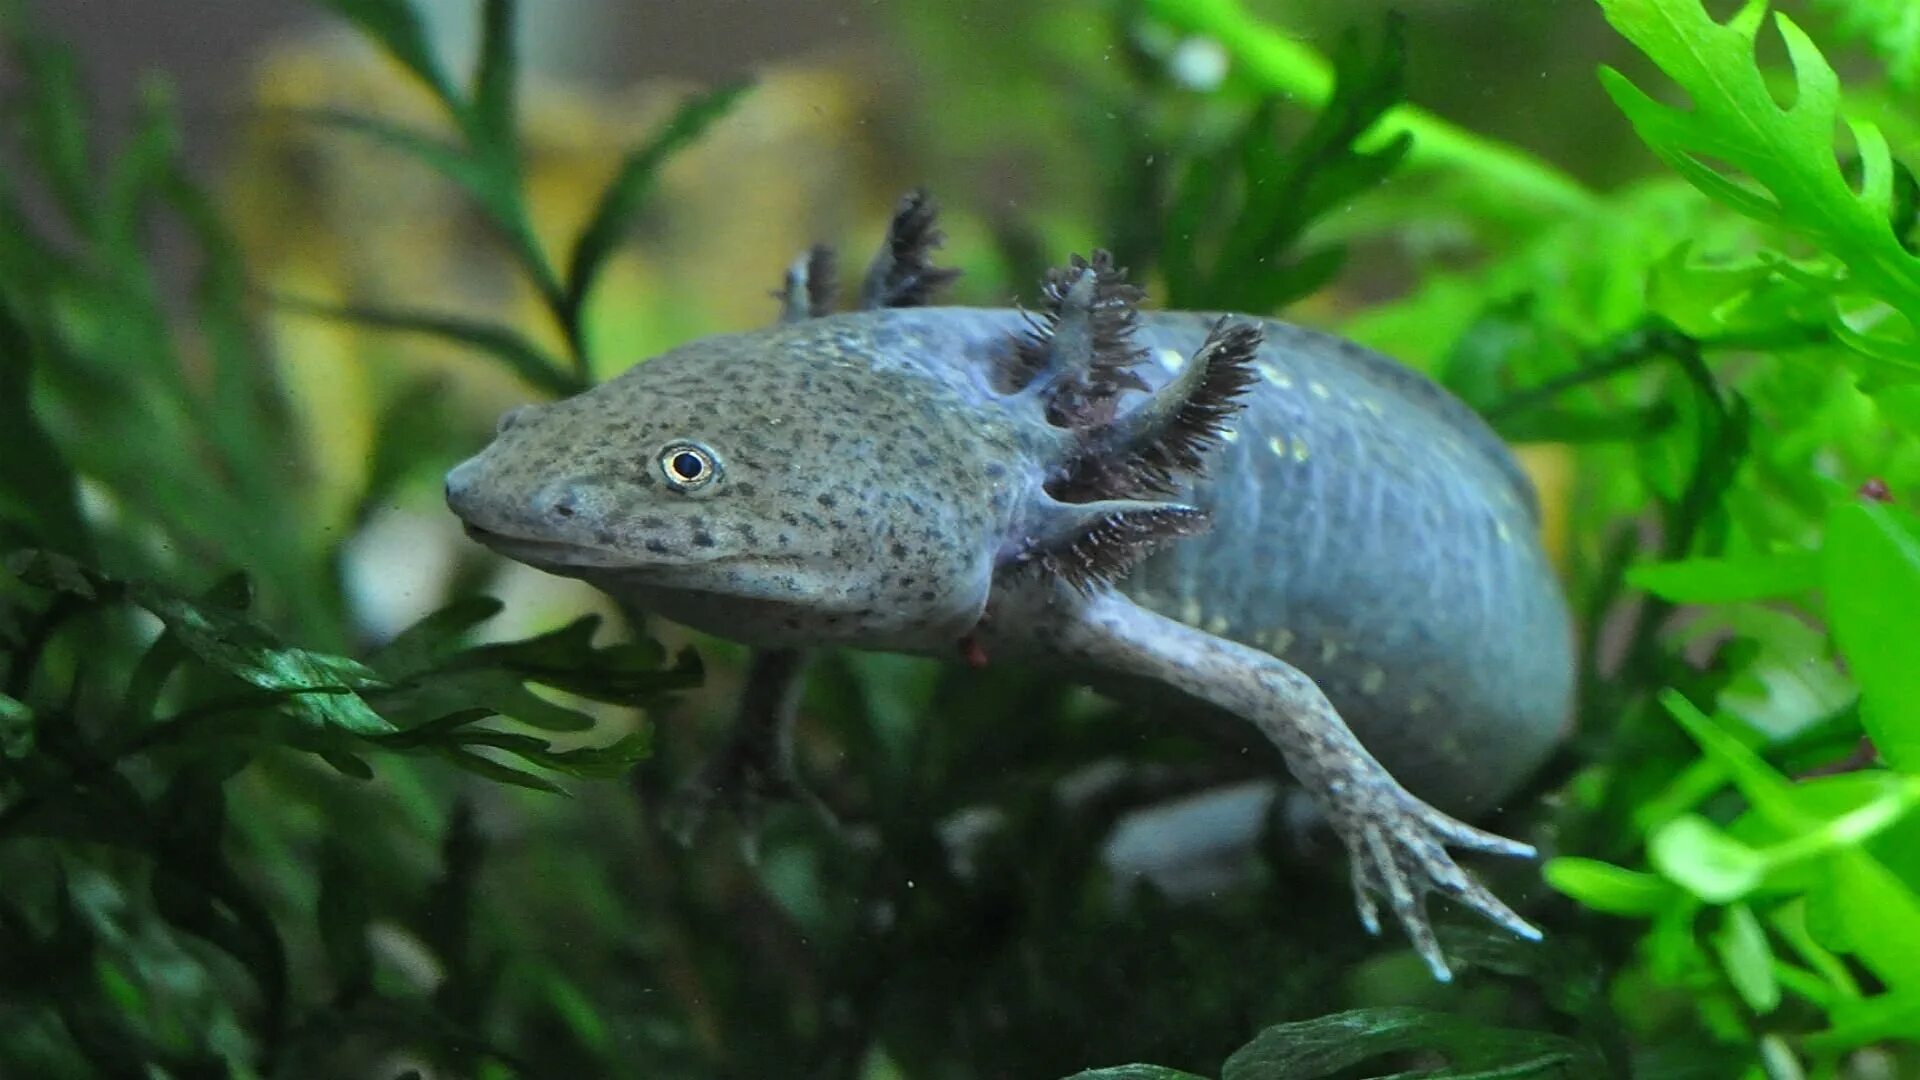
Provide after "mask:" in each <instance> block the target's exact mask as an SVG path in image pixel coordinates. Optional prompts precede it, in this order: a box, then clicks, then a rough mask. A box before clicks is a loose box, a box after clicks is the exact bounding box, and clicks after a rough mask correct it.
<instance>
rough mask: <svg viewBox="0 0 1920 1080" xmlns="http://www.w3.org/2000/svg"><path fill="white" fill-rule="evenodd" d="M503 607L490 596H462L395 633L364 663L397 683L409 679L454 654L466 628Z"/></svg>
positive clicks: (477, 623) (470, 627) (493, 614)
mask: <svg viewBox="0 0 1920 1080" xmlns="http://www.w3.org/2000/svg"><path fill="white" fill-rule="evenodd" d="M505 606H506V605H504V604H502V603H501V602H500V601H498V600H496V599H494V598H493V597H491V596H463V597H461V598H459V599H457V600H454V601H453V602H451V603H449V604H448V605H447V606H446V607H443V608H441V609H440V610H438V611H435V612H433V613H432V614H429V615H427V616H425V617H424V618H422V619H421V620H420V621H419V622H416V623H414V624H413V625H412V626H409V627H407V628H406V629H405V630H402V631H400V633H398V634H396V635H394V638H393V640H392V641H389V642H387V643H386V644H385V645H383V646H381V647H380V648H378V649H375V650H374V651H373V653H372V654H371V655H369V656H368V657H367V664H368V665H369V666H371V667H372V668H374V669H375V670H376V671H379V672H380V673H381V674H383V675H385V676H386V677H387V678H389V679H392V680H394V681H396V682H399V681H402V680H405V679H409V678H412V677H413V676H415V675H418V674H420V673H422V672H424V671H426V670H427V669H429V668H431V667H434V666H435V665H436V664H438V663H439V662H440V661H442V660H444V659H445V658H446V657H448V656H451V655H453V654H454V653H455V652H456V651H458V649H459V645H460V639H461V638H462V637H463V636H465V635H466V633H467V631H469V630H472V629H473V628H474V627H476V626H478V625H480V624H481V623H483V622H486V621H487V620H488V619H491V618H493V617H494V616H495V615H498V614H500V611H501V609H502V608H504V607H505Z"/></svg>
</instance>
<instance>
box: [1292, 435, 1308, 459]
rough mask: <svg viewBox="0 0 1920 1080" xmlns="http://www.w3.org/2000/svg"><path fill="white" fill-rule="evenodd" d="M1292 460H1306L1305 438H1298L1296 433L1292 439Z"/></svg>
mask: <svg viewBox="0 0 1920 1080" xmlns="http://www.w3.org/2000/svg"><path fill="white" fill-rule="evenodd" d="M1293 460H1295V461H1305V460H1307V440H1305V439H1303V438H1300V437H1299V436H1297V435H1296V436H1294V439H1293Z"/></svg>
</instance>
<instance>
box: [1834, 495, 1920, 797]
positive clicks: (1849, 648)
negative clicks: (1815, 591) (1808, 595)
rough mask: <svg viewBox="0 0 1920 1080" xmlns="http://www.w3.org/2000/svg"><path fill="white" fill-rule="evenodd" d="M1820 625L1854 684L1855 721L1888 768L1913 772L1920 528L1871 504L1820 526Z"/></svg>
mask: <svg viewBox="0 0 1920 1080" xmlns="http://www.w3.org/2000/svg"><path fill="white" fill-rule="evenodd" d="M1825 555H1826V558H1825V575H1824V578H1825V587H1826V599H1827V619H1828V621H1829V622H1830V623H1831V625H1832V627H1833V636H1834V640H1835V642H1836V643H1837V644H1838V645H1839V647H1840V652H1841V654H1842V655H1843V656H1844V657H1845V658H1846V661H1847V667H1848V670H1849V671H1851V672H1852V674H1853V677H1854V680H1855V681H1856V682H1858V683H1859V684H1860V694H1861V698H1860V719H1861V723H1862V724H1863V725H1865V727H1866V729H1867V734H1868V735H1870V736H1872V738H1873V743H1874V746H1875V748H1876V749H1878V750H1879V751H1880V754H1881V756H1882V757H1883V758H1885V759H1886V761H1887V763H1888V764H1890V765H1892V766H1893V767H1894V768H1896V769H1900V770H1902V771H1905V772H1909V773H1912V772H1920V634H1915V633H1914V612H1916V611H1920V525H1917V524H1916V522H1915V521H1914V519H1913V516H1912V515H1910V514H1907V513H1904V512H1902V511H1899V510H1896V509H1894V508H1892V507H1888V506H1883V505H1880V504H1877V503H1849V504H1846V505H1842V506H1839V507H1836V508H1835V509H1834V511H1833V513H1832V514H1831V515H1830V516H1829V517H1828V519H1827V539H1826V547H1825Z"/></svg>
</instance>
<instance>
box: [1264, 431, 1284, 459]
mask: <svg viewBox="0 0 1920 1080" xmlns="http://www.w3.org/2000/svg"><path fill="white" fill-rule="evenodd" d="M1267 449H1269V450H1271V451H1273V456H1274V457H1278V458H1283V457H1286V456H1287V437H1286V436H1285V435H1275V436H1273V437H1272V438H1270V439H1268V440H1267Z"/></svg>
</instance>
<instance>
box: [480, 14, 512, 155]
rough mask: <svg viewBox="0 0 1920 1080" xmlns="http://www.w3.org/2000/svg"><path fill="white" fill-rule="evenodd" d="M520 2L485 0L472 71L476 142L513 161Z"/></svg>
mask: <svg viewBox="0 0 1920 1080" xmlns="http://www.w3.org/2000/svg"><path fill="white" fill-rule="evenodd" d="M518 8H519V5H518V4H517V3H515V0H485V3H484V4H483V5H482V7H481V15H480V59H479V61H478V62H477V63H476V65H475V67H474V74H473V126H474V134H475V136H476V138H475V142H477V143H479V144H481V145H484V146H486V147H488V149H489V151H490V152H492V153H494V154H498V155H499V156H500V159H501V160H502V161H503V162H508V161H514V160H515V159H514V147H515V139H514V121H515V113H514V100H513V99H514V89H515V85H516V82H517V80H518V69H519V63H518V57H517V55H516V50H515V47H514V46H515V42H514V31H515V29H516V26H517V24H518V19H517V18H516V15H517V13H518Z"/></svg>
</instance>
